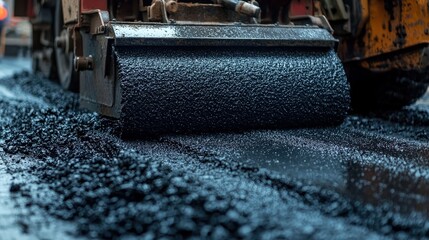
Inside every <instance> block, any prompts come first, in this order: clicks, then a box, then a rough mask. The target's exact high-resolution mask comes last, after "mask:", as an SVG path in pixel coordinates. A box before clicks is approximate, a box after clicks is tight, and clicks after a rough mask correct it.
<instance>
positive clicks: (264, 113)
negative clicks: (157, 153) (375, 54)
mask: <svg viewBox="0 0 429 240" xmlns="http://www.w3.org/2000/svg"><path fill="white" fill-rule="evenodd" d="M43 2H44V4H49V1H43ZM60 3H61V4H59V3H57V2H56V1H53V2H51V4H53V6H54V7H52V6H51V8H54V9H56V10H55V11H54V13H53V15H54V16H56V17H54V19H55V21H54V22H55V23H56V24H54V25H55V26H56V27H55V34H54V35H55V37H54V39H55V54H54V57H55V58H56V65H57V67H56V68H57V69H58V70H59V71H60V73H62V74H59V79H60V80H59V81H60V83H61V85H62V86H63V87H64V88H67V89H72V90H73V89H78V91H79V93H80V103H81V106H82V107H84V108H87V109H90V110H93V111H96V112H98V113H100V114H102V115H104V116H107V117H110V118H113V119H117V120H118V121H119V123H120V126H121V129H122V132H123V134H124V135H126V136H135V135H138V136H141V135H159V134H165V133H190V132H192V133H195V132H213V131H236V130H247V129H273V128H291V127H294V128H295V127H316V126H328V125H335V124H339V123H341V122H342V121H343V120H344V118H345V116H346V113H347V111H348V108H349V103H350V97H349V85H348V82H347V79H346V76H345V73H344V70H343V67H342V64H341V62H340V60H339V58H338V57H337V56H336V53H335V46H336V44H337V41H336V40H335V39H334V38H333V37H332V34H331V33H330V32H329V26H326V25H324V24H323V21H318V22H320V23H322V24H319V25H318V24H314V25H308V24H306V25H292V24H290V25H283V26H280V25H278V24H261V23H260V22H261V18H260V8H259V7H258V4H257V2H256V1H248V2H247V1H238V0H215V1H211V0H210V1H193V2H188V1H186V2H181V1H173V0H153V1H131V0H130V1H85V0H80V1H77V0H75V1H71V0H63V1H61V2H60ZM322 20H323V19H322ZM40 29H42V27H40ZM42 31H43V30H42ZM39 35H43V34H39ZM42 48H43V47H42ZM36 67H37V64H36ZM73 69H74V70H76V71H77V72H79V74H75V73H72V71H71V70H73Z"/></svg>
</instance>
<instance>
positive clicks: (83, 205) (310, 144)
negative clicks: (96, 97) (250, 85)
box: [0, 59, 429, 239]
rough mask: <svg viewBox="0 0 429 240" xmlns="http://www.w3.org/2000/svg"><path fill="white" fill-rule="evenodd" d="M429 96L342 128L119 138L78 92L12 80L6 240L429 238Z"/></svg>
mask: <svg viewBox="0 0 429 240" xmlns="http://www.w3.org/2000/svg"><path fill="white" fill-rule="evenodd" d="M27 63H28V62H27ZM4 65H5V61H4V59H2V60H0V72H2V71H3V69H6V68H5V67H4ZM6 66H11V63H7V64H6ZM15 66H16V65H15ZM26 66H27V67H28V64H27V65H26ZM15 69H16V70H17V71H20V70H21V69H20V67H17V68H15ZM27 69H28V68H27ZM8 71H9V69H8ZM427 99H428V98H427V97H426V96H425V97H424V98H423V99H422V100H420V101H419V102H418V103H417V104H415V105H413V106H410V107H407V108H405V109H403V110H401V111H396V112H383V113H374V114H370V115H367V116H362V115H349V116H348V117H347V118H346V120H345V122H344V123H343V124H342V125H340V126H338V127H330V128H308V129H289V130H254V131H242V132H234V133H210V134H195V135H163V136H161V137H157V138H152V139H140V140H122V139H121V138H119V136H118V134H117V127H116V125H115V122H114V121H112V120H110V119H105V118H103V117H100V116H99V115H97V114H95V113H91V112H88V111H85V110H82V109H79V107H78V96H77V95H76V94H73V93H68V92H64V91H62V90H61V89H60V88H59V87H58V86H57V85H56V84H54V83H52V82H50V81H47V80H45V79H42V78H40V77H38V76H35V75H32V74H30V73H28V72H27V73H23V74H15V75H13V76H11V75H7V76H4V77H3V78H1V79H0V149H1V150H0V180H1V181H2V182H1V183H0V203H2V204H1V206H0V232H2V234H1V235H0V239H26V238H27V239H59V238H61V239H64V238H71V239H73V238H79V239H81V238H102V239H109V238H122V239H158V238H166V239H169V238H171V239H181V238H211V239H229V238H244V239H292V238H293V239H362V238H366V239H367V238H368V239H384V238H387V239H390V238H393V239H422V238H429V222H428V217H429V207H428V206H429V191H428V189H427V186H428V182H429V168H428V162H429V149H428V141H429V105H428V104H427V102H428V101H427Z"/></svg>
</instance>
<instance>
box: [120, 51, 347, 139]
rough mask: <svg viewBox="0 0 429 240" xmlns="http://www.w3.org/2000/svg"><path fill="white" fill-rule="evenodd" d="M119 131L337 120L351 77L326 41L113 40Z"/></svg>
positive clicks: (258, 126)
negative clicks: (243, 43)
mask: <svg viewBox="0 0 429 240" xmlns="http://www.w3.org/2000/svg"><path fill="white" fill-rule="evenodd" d="M114 55H115V63H116V64H115V65H116V78H117V80H118V81H119V83H120V95H121V104H120V108H121V109H120V118H119V121H120V123H121V126H122V131H123V134H124V135H125V136H141V135H148V136H149V135H159V134H164V133H198V132H214V131H216V132H219V131H242V130H248V129H273V128H276V129H278V128H296V127H316V126H317V127H319V126H329V125H336V124H339V123H341V122H342V121H343V120H344V118H345V116H346V114H347V111H348V108H349V104H350V97H349V84H348V82H347V79H346V76H345V73H344V70H343V67H342V65H341V62H340V61H339V59H338V57H337V56H336V54H335V52H334V50H333V49H332V48H326V47H320V48H318V47H261V46H259V47H246V46H243V47H237V46H234V47H229V46H226V47H216V46H211V47H207V46H189V47H188V46H131V47H130V46H116V47H115V48H114Z"/></svg>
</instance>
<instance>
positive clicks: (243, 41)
mask: <svg viewBox="0 0 429 240" xmlns="http://www.w3.org/2000/svg"><path fill="white" fill-rule="evenodd" d="M110 25H111V29H112V30H113V34H114V38H115V45H116V46H221V47H222V46H264V47H265V46H276V47H281V46H290V47H328V48H332V47H334V46H335V44H336V43H337V40H336V39H335V38H334V37H333V36H332V35H331V34H330V33H329V32H328V31H326V30H325V29H322V28H319V27H313V26H277V25H243V24H239V25H238V24H236V25H231V24H225V25H221V24H204V25H203V24H198V25H195V24H182V23H181V24H159V23H149V24H148V23H125V22H112V23H111V24H110Z"/></svg>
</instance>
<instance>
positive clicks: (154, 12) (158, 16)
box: [148, 0, 177, 23]
mask: <svg viewBox="0 0 429 240" xmlns="http://www.w3.org/2000/svg"><path fill="white" fill-rule="evenodd" d="M173 2H175V1H171V0H168V1H167V3H166V2H165V1H164V0H156V1H153V3H152V4H151V5H150V6H149V7H148V10H149V11H148V19H149V21H151V22H163V23H169V22H170V20H169V19H168V15H167V10H168V9H170V10H173V11H172V12H174V10H175V8H174V6H176V7H177V2H176V4H174V3H173ZM167 6H168V9H167ZM176 11H177V9H176Z"/></svg>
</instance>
